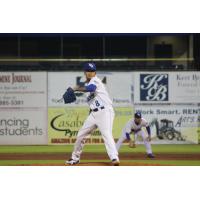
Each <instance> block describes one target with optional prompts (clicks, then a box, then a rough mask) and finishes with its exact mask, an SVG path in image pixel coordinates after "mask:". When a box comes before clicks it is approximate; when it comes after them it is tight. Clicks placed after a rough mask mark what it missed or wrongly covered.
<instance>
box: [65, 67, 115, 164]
mask: <svg viewBox="0 0 200 200" xmlns="http://www.w3.org/2000/svg"><path fill="white" fill-rule="evenodd" d="M84 73H85V76H86V86H84V87H81V86H76V87H75V88H73V89H74V90H75V91H80V92H86V93H88V96H87V103H88V105H89V107H90V114H89V116H88V117H87V119H86V120H85V122H84V124H83V126H82V128H81V129H80V130H79V132H78V135H77V139H76V142H75V145H74V151H73V153H72V156H71V158H70V159H69V160H68V161H66V164H70V165H75V164H78V163H79V162H80V156H81V153H82V149H83V147H84V144H85V141H86V138H87V137H88V136H89V135H90V133H91V132H92V131H93V130H95V129H96V128H99V130H100V132H101V135H102V137H103V140H104V143H105V146H106V150H107V153H108V156H109V158H110V160H111V162H112V164H113V165H119V158H118V151H117V149H116V146H115V142H114V138H113V135H112V127H113V120H114V110H113V106H112V101H111V99H110V97H109V95H108V92H107V90H106V88H105V86H104V84H103V83H102V81H101V80H100V79H99V78H98V77H97V76H96V66H95V64H94V63H86V64H85V65H84Z"/></svg>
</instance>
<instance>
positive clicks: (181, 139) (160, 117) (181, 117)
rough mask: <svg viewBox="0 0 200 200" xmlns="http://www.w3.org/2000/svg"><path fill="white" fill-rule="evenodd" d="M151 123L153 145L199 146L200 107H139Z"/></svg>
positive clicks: (136, 107) (136, 108)
mask: <svg viewBox="0 0 200 200" xmlns="http://www.w3.org/2000/svg"><path fill="white" fill-rule="evenodd" d="M135 110H136V111H140V112H141V113H142V116H143V117H144V118H145V119H146V120H147V121H148V122H149V124H150V127H151V132H152V143H157V144H197V143H198V126H199V123H200V107H198V106H195V105H184V106H183V105H176V106H175V105H171V106H168V105H162V106H157V105H137V106H135Z"/></svg>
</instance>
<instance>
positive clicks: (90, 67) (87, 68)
mask: <svg viewBox="0 0 200 200" xmlns="http://www.w3.org/2000/svg"><path fill="white" fill-rule="evenodd" d="M83 69H84V71H86V72H95V71H96V65H95V64H94V63H85V64H84V65H83Z"/></svg>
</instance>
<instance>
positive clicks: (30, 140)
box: [0, 108, 48, 145]
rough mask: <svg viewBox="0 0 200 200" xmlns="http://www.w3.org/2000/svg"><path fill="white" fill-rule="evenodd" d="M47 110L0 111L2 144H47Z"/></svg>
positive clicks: (20, 109) (21, 109) (0, 142)
mask: <svg viewBox="0 0 200 200" xmlns="http://www.w3.org/2000/svg"><path fill="white" fill-rule="evenodd" d="M46 112H47V111H46V109H23V108H19V109H13V108H12V109H3V108H2V109H0V144H1V145H34V144H37V145H38V144H47V137H48V135H47V116H46Z"/></svg>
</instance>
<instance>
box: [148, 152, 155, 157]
mask: <svg viewBox="0 0 200 200" xmlns="http://www.w3.org/2000/svg"><path fill="white" fill-rule="evenodd" d="M147 157H148V158H155V156H154V155H153V154H152V153H149V154H147Z"/></svg>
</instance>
